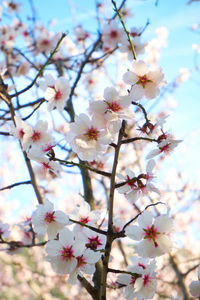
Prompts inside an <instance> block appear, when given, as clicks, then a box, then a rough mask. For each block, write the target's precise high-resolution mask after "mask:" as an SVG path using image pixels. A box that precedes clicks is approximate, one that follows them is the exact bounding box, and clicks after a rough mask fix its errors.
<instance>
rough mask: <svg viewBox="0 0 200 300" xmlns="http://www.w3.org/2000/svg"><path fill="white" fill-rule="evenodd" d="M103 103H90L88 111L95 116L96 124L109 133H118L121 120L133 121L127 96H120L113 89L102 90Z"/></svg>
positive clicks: (129, 100)
mask: <svg viewBox="0 0 200 300" xmlns="http://www.w3.org/2000/svg"><path fill="white" fill-rule="evenodd" d="M104 99H105V100H103V101H101V100H99V101H93V102H91V103H90V111H91V112H92V113H93V114H94V115H95V119H96V122H98V123H99V125H100V126H101V127H104V128H107V129H108V130H109V131H110V132H111V133H116V132H118V131H119V129H120V126H121V120H133V118H134V117H135V115H134V113H133V112H132V111H131V110H130V109H129V106H130V104H131V99H130V97H129V96H120V95H119V92H118V91H117V90H116V89H115V88H113V87H107V88H105V90H104Z"/></svg>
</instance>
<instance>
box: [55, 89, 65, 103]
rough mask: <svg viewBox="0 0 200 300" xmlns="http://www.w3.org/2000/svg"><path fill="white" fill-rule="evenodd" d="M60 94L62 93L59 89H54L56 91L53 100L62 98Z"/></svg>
mask: <svg viewBox="0 0 200 300" xmlns="http://www.w3.org/2000/svg"><path fill="white" fill-rule="evenodd" d="M62 96H63V93H61V91H60V90H58V91H56V93H55V96H54V100H55V101H58V100H60V99H61V98H62Z"/></svg>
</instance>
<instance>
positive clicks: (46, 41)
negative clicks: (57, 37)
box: [41, 39, 49, 46]
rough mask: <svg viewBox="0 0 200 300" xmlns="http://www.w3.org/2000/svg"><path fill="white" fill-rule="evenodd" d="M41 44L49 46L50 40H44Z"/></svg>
mask: <svg viewBox="0 0 200 300" xmlns="http://www.w3.org/2000/svg"><path fill="white" fill-rule="evenodd" d="M41 44H42V45H43V46H47V45H48V44H49V40H47V39H44V40H43V41H42V42H41Z"/></svg>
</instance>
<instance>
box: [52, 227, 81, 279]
mask: <svg viewBox="0 0 200 300" xmlns="http://www.w3.org/2000/svg"><path fill="white" fill-rule="evenodd" d="M84 249H85V248H84V243H82V242H81V241H80V240H79V241H75V239H74V235H73V233H72V232H71V231H70V230H69V229H67V228H63V229H62V230H60V231H59V240H52V241H49V242H48V243H47V245H46V252H47V255H48V256H47V260H48V261H50V263H51V265H52V267H53V269H54V271H55V272H56V273H58V274H60V275H61V274H70V273H72V272H73V271H74V270H75V268H76V266H77V259H76V257H79V256H81V255H83V252H84Z"/></svg>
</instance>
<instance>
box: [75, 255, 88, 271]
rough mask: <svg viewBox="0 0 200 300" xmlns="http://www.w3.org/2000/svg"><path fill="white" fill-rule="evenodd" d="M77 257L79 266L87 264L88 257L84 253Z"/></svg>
mask: <svg viewBox="0 0 200 300" xmlns="http://www.w3.org/2000/svg"><path fill="white" fill-rule="evenodd" d="M76 259H77V266H76V267H77V268H80V267H82V266H84V265H85V264H86V262H85V261H86V258H84V257H83V255H81V256H77V257H76Z"/></svg>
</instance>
